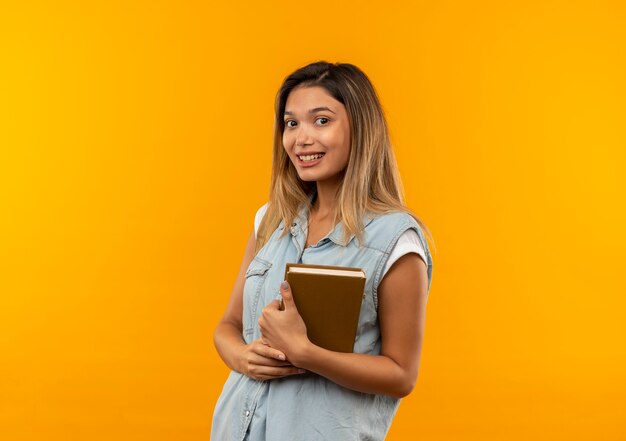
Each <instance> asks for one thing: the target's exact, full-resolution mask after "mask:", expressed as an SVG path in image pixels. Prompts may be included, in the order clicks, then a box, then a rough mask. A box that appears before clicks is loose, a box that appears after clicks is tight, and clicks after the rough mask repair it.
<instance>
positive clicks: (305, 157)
mask: <svg viewBox="0 0 626 441" xmlns="http://www.w3.org/2000/svg"><path fill="white" fill-rule="evenodd" d="M322 156H324V154H323V153H318V154H316V155H303V156H298V158H300V161H313V160H315V159H319V158H321V157H322Z"/></svg>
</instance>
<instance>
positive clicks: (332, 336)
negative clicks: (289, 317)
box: [285, 263, 366, 352]
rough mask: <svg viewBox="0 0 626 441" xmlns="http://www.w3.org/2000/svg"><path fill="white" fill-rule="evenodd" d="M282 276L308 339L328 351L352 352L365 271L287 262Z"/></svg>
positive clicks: (363, 289) (362, 294) (363, 288)
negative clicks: (304, 326) (289, 289)
mask: <svg viewBox="0 0 626 441" xmlns="http://www.w3.org/2000/svg"><path fill="white" fill-rule="evenodd" d="M285 280H287V282H289V285H290V286H291V292H292V294H293V299H294V303H295V304H296V307H297V308H298V312H299V313H300V315H301V316H302V319H303V320H304V323H305V325H306V329H307V336H308V337H309V340H311V342H312V343H314V344H316V345H317V346H321V347H323V348H326V349H329V350H331V351H336V352H352V351H353V348H354V340H355V338H356V331H357V326H358V323H359V315H360V313H361V302H362V300H363V296H364V292H365V280H366V276H365V272H364V271H363V270H362V269H360V268H351V267H343V266H327V265H310V264H302V263H288V264H287V265H286V266H285Z"/></svg>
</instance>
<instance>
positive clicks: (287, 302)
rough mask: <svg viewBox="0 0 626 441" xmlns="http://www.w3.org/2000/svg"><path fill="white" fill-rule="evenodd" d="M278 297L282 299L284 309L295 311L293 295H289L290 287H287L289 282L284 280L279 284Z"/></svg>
mask: <svg viewBox="0 0 626 441" xmlns="http://www.w3.org/2000/svg"><path fill="white" fill-rule="evenodd" d="M280 295H281V296H282V298H283V305H284V306H285V309H287V308H294V309H296V304H295V303H294V301H293V295H292V294H291V286H289V282H287V281H286V280H285V281H283V282H282V283H281V284H280Z"/></svg>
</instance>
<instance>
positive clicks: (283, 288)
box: [280, 280, 289, 291]
mask: <svg viewBox="0 0 626 441" xmlns="http://www.w3.org/2000/svg"><path fill="white" fill-rule="evenodd" d="M280 287H281V289H282V290H283V291H287V290H288V289H289V282H287V281H286V280H285V281H284V282H283V283H281V284H280Z"/></svg>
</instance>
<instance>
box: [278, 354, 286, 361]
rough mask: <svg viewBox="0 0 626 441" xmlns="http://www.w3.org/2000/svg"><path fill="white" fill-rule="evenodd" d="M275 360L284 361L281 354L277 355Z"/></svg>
mask: <svg viewBox="0 0 626 441" xmlns="http://www.w3.org/2000/svg"><path fill="white" fill-rule="evenodd" d="M276 358H278V359H279V360H285V356H284V355H283V354H278V355H277V356H276Z"/></svg>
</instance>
